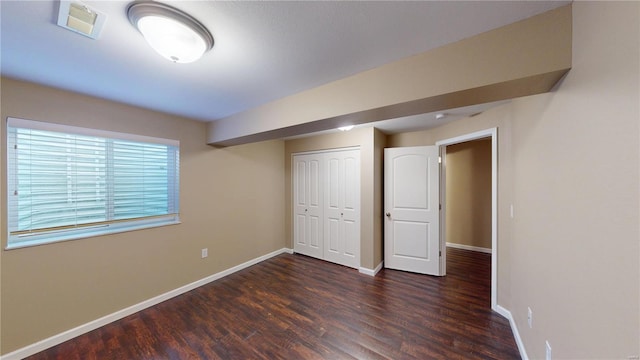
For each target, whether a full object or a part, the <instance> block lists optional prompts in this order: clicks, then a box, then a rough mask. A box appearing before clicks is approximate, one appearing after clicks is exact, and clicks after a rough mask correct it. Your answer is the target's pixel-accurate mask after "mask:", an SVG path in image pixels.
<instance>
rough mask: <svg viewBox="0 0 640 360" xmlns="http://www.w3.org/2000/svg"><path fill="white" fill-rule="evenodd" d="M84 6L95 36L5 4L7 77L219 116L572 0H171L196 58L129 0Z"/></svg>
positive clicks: (48, 11) (33, 8)
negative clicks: (180, 57) (170, 44)
mask: <svg viewBox="0 0 640 360" xmlns="http://www.w3.org/2000/svg"><path fill="white" fill-rule="evenodd" d="M84 3H85V4H87V5H88V6H90V7H92V8H94V9H96V10H98V11H101V12H103V13H106V14H107V21H106V25H105V27H104V29H103V31H102V33H101V35H100V36H99V38H98V39H97V40H92V39H89V38H87V37H84V36H81V35H78V34H75V33H73V32H71V31H68V30H65V29H63V28H61V27H58V26H57V25H55V24H56V22H57V12H58V2H57V1H53V0H52V1H6V0H2V1H0V14H1V22H0V35H1V49H0V50H1V63H0V70H1V73H2V75H3V76H8V77H12V78H17V79H22V80H27V81H32V82H36V83H40V84H44V85H49V86H53V87H58V88H62V89H66V90H71V91H75V92H80V93H85V94H89V95H93V96H96V97H100V98H105V99H109V100H114V101H118V102H123V103H127V104H131V105H136V106H140V107H144V108H149V109H154V110H157V111H162V112H167V113H171V114H176V115H180V116H184V117H189V118H193V119H197V120H202V121H211V120H215V119H220V118H224V117H227V116H229V115H232V114H234V113H237V112H241V111H244V110H247V109H250V108H253V107H256V106H258V105H261V104H264V103H266V102H269V101H272V100H275V99H278V98H281V97H285V96H287V95H291V94H294V93H296V92H300V91H303V90H306V89H309V88H313V87H315V86H318V85H322V84H325V83H328V82H331V81H334V80H337V79H340V78H344V77H346V76H349V75H353V74H356V73H358V72H361V71H364V70H368V69H371V68H374V67H377V66H380V65H383V64H386V63H389V62H392V61H395V60H398V59H401V58H405V57H408V56H411V55H415V54H418V53H421V52H424V51H427V50H429V49H433V48H435V47H439V46H442V45H444V44H447V43H450V42H454V41H457V40H460V39H463V38H467V37H470V36H473V35H475V34H478V33H480V32H484V31H487V30H490V29H493V28H496V27H500V26H502V25H506V24H509V23H512V22H515V21H518V20H521V19H524V18H527V17H530V16H533V15H535V14H538V13H541V12H544V11H547V10H550V9H553V8H556V7H558V6H561V5H565V4H567V3H568V1H513V2H510V1H497V2H486V1H469V2H467V1H464V2H463V1H424V2H421V1H413V2H403V1H392V2H379V1H376V2H368V1H357V2H355V1H354V2H347V1H331V2H315V1H299V2H271V1H267V2H252V1H241V2H220V1H215V2H214V1H165V3H168V4H170V5H173V6H175V7H177V8H180V9H182V10H184V11H186V12H188V13H190V14H191V15H192V16H194V17H195V18H197V19H198V20H200V21H201V22H202V23H203V24H204V25H205V26H207V27H208V28H209V30H210V31H211V33H212V34H213V36H214V38H215V45H214V47H213V49H212V51H210V52H208V53H207V54H205V56H204V57H203V58H202V59H201V60H199V61H197V62H195V63H191V64H174V63H171V62H169V61H167V60H165V59H164V58H162V57H160V56H159V55H157V54H156V53H155V52H154V51H153V50H152V49H151V48H150V47H149V46H148V45H147V44H146V43H145V41H144V39H143V38H142V36H141V35H140V34H139V33H138V32H137V30H136V29H134V28H133V27H132V26H131V25H130V24H129V22H128V20H127V17H126V7H127V5H128V4H129V2H123V1H84ZM354 96H357V94H354Z"/></svg>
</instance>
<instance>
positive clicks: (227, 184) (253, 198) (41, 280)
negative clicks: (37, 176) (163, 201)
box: [0, 79, 286, 354]
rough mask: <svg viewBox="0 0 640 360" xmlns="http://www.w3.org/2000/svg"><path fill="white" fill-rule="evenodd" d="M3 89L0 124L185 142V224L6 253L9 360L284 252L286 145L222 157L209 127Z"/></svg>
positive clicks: (55, 94) (76, 98) (13, 84)
mask: <svg viewBox="0 0 640 360" xmlns="http://www.w3.org/2000/svg"><path fill="white" fill-rule="evenodd" d="M1 85H2V88H1V90H2V93H1V100H2V109H1V112H2V119H3V123H4V119H5V118H6V117H7V116H13V117H21V118H27V119H33V120H42V121H51V122H58V123H64V124H69V125H77V126H86V127H95V128H100V129H106V130H112V131H119V132H131V133H136V134H142V135H148V136H157V137H166V138H173V139H178V140H180V142H181V154H180V157H181V159H180V160H181V161H180V182H181V191H180V208H181V214H180V216H181V221H182V224H180V225H173V226H167V227H162V228H155V229H148V230H140V231H133V232H127V233H121V234H116V235H109V236H101V237H95V238H89V239H83V240H76V241H69V242H63V243H56V244H49V245H42V246H36V247H30V248H24V249H15V250H9V251H0V258H1V261H2V262H1V266H2V268H1V270H2V275H1V277H2V299H1V301H2V308H1V313H2V325H1V326H2V333H1V334H2V338H1V342H2V350H1V351H2V353H3V354H6V353H8V352H11V351H13V350H16V349H18V348H21V347H23V346H26V345H29V344H32V343H35V342H36V341H39V340H42V339H45V338H47V337H50V336H52V335H55V334H58V333H60V332H63V331H65V330H69V329H71V328H73V327H75V326H78V325H81V324H84V323H87V322H89V321H92V320H95V319H97V318H99V317H102V316H104V315H108V314H110V313H113V312H115V311H117V310H121V309H123V308H125V307H128V306H131V305H134V304H136V303H139V302H141V301H144V300H147V299H149V298H152V297H154V296H157V295H159V294H162V293H165V292H167V291H170V290H173V289H176V288H178V287H180V286H183V285H186V284H188V283H191V282H193V281H196V280H199V279H202V278H204V277H206V276H208V275H211V274H214V273H216V272H219V271H222V270H225V269H228V268H230V267H232V266H235V265H238V264H240V263H243V262H245V261H247V260H250V259H253V258H256V257H258V256H261V255H264V254H267V253H269V252H272V251H275V250H279V249H282V248H283V247H285V245H286V243H285V241H284V239H285V233H284V216H283V214H284V195H283V192H284V183H285V182H284V161H283V158H284V142H282V141H271V142H265V143H256V144H251V145H243V146H238V147H234V148H229V149H223V150H218V149H214V148H212V147H210V146H207V145H206V125H205V124H204V123H200V122H196V121H190V120H186V119H182V118H177V117H173V116H170V115H165V114H160V113H156V112H152V111H147V110H143V109H139V108H134V107H130V106H126V105H122V104H116V103H113V102H109V101H103V100H98V99H95V98H91V97H87V96H82V95H77V94H72V93H68V92H64V91H60V90H54V89H50V88H45V87H41V86H36V85H32V84H27V83H23V82H17V81H14V80H9V79H2V84H1ZM0 128H1V129H2V134H1V136H0V138H1V139H2V145H1V146H0V148H1V154H2V155H1V156H0V158H1V159H2V166H1V168H2V169H3V170H4V169H5V166H6V160H5V158H6V153H5V151H6V150H5V149H6V144H5V141H6V140H5V134H4V131H5V126H4V125H3V126H1V127H0ZM0 178H1V179H2V189H1V191H0V197H1V198H2V201H1V205H0V209H4V208H5V206H6V197H5V196H4V194H6V180H5V177H4V175H2V176H0ZM1 218H2V220H1V223H2V229H1V230H0V232H1V233H2V244H3V248H4V246H5V245H6V236H5V234H6V231H7V228H6V219H5V217H4V216H2V217H1ZM247 222H250V223H251V226H247ZM205 247H207V248H208V249H209V257H208V258H206V259H201V258H200V249H201V248H205Z"/></svg>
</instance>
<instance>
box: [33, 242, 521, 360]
mask: <svg viewBox="0 0 640 360" xmlns="http://www.w3.org/2000/svg"><path fill="white" fill-rule="evenodd" d="M447 256H448V263H447V273H448V275H447V276H446V277H443V278H438V277H430V276H424V275H417V274H411V273H406V272H400V271H394V270H386V269H385V270H382V271H381V272H380V273H379V274H378V276H376V277H370V276H367V275H362V274H359V273H358V272H357V271H356V270H353V269H349V268H345V267H342V266H339V265H334V264H331V263H327V262H324V261H320V260H316V259H312V258H309V257H306V256H301V255H288V254H283V255H279V256H277V257H275V258H272V259H269V260H267V261H264V262H262V263H260V264H257V265H254V266H252V267H250V268H247V269H245V270H242V271H239V272H237V273H235V274H232V275H230V276H227V277H225V278H223V279H220V280H218V281H215V282H213V283H210V284H208V285H205V286H203V287H200V288H198V289H195V290H193V291H190V292H188V293H186V294H183V295H181V296H178V297H176V298H173V299H171V300H168V301H166V302H163V303H161V304H158V305H156V306H154V307H152V308H149V309H145V310H143V311H140V312H139V313H136V314H134V315H131V316H128V317H126V318H123V319H121V320H119V321H116V322H114V323H111V324H109V325H106V326H104V327H102V328H99V329H96V330H94V331H92V332H89V333H87V334H84V335H82V336H79V337H77V338H75V339H72V340H70V341H67V342H65V343H63V344H60V345H58V346H56V347H53V348H50V349H48V350H46V351H43V352H41V353H39V354H36V355H34V356H32V357H29V358H28V359H30V360H39V359H64V360H71V359H354V358H355V359H519V358H520V356H519V353H518V350H517V346H516V344H515V341H514V339H513V335H512V333H511V329H510V327H509V322H508V321H507V320H506V319H504V318H502V317H501V316H500V315H498V314H496V313H494V312H492V311H491V309H490V283H491V281H490V278H491V257H490V255H487V254H482V253H477V252H471V251H465V250H457V249H449V250H448V252H447Z"/></svg>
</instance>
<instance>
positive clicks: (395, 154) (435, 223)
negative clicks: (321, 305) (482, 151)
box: [384, 146, 441, 275]
mask: <svg viewBox="0 0 640 360" xmlns="http://www.w3.org/2000/svg"><path fill="white" fill-rule="evenodd" d="M438 170H439V164H438V148H437V147H436V146H419V147H405V148H389V149H385V150H384V181H385V185H384V188H385V190H384V202H385V222H384V225H385V226H384V228H385V229H384V236H385V238H384V265H385V267H387V268H390V269H396V270H404V271H411V272H416V273H421V274H429V275H441V272H440V236H439V235H440V234H439V221H440V218H439V215H440V214H439V213H440V210H439V206H440V203H439V173H438Z"/></svg>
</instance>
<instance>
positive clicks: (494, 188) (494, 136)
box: [436, 127, 498, 311]
mask: <svg viewBox="0 0 640 360" xmlns="http://www.w3.org/2000/svg"><path fill="white" fill-rule="evenodd" d="M488 137H490V138H491V309H493V310H494V311H498V128H497V127H494V128H490V129H486V130H481V131H476V132H474V133H470V134H466V135H461V136H456V137H454V138H450V139H445V140H440V141H437V142H436V146H438V147H439V149H440V156H441V157H442V166H443V170H441V172H440V173H441V178H440V199H441V201H442V211H441V212H440V249H441V250H442V254H443V256H442V260H441V268H442V272H443V273H446V251H445V250H446V237H445V230H446V226H445V225H446V224H445V222H446V217H445V213H446V212H445V196H444V194H445V191H446V181H445V178H444V176H445V172H444V166H446V151H444V150H445V148H446V147H447V146H448V145H455V144H459V143H463V142H466V141H471V140H477V139H483V138H488Z"/></svg>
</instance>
